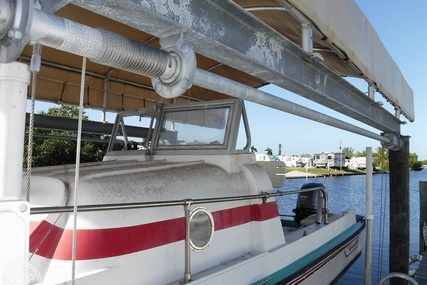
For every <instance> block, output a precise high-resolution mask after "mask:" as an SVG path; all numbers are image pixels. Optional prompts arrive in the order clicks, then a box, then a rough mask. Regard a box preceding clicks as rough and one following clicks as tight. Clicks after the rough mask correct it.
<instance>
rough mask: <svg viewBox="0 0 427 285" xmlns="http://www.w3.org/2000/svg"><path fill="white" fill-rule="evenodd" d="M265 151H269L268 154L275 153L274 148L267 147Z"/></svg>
mask: <svg viewBox="0 0 427 285" xmlns="http://www.w3.org/2000/svg"><path fill="white" fill-rule="evenodd" d="M265 153H267V154H268V155H273V150H272V149H271V148H269V147H267V148H266V149H265Z"/></svg>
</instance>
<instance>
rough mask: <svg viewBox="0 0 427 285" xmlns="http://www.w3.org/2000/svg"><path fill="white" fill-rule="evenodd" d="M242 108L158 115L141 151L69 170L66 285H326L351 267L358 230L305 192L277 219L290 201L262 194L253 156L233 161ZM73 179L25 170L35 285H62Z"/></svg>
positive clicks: (267, 183) (221, 104) (56, 171)
mask: <svg viewBox="0 0 427 285" xmlns="http://www.w3.org/2000/svg"><path fill="white" fill-rule="evenodd" d="M242 108H244V106H243V102H242V101H240V100H226V101H212V102H206V103H193V104H184V105H170V106H163V107H162V108H161V110H160V111H159V117H158V120H157V125H156V126H155V130H154V132H153V133H152V138H144V139H147V140H148V141H151V148H150V149H149V151H147V152H146V151H145V150H119V151H110V152H108V153H107V155H106V157H105V159H104V162H100V163H88V164H82V165H81V167H80V181H79V199H78V201H79V205H81V206H79V213H78V218H77V225H78V229H77V251H76V270H77V271H76V281H77V282H78V284H99V283H103V284H107V283H108V284H117V283H119V282H123V280H125V282H126V284H180V282H182V281H184V282H190V281H191V284H224V283H226V282H227V280H236V281H235V282H236V283H240V284H279V283H280V284H329V283H331V282H332V281H334V280H335V279H337V278H338V277H339V276H340V275H341V274H342V273H343V272H344V271H345V270H346V269H347V268H348V267H349V266H350V265H351V264H352V263H353V262H354V261H355V259H357V257H358V256H359V255H360V252H361V249H362V246H361V242H362V238H361V237H360V234H361V231H362V230H363V228H364V220H363V219H362V218H361V217H360V216H357V215H356V214H355V213H354V211H344V212H341V213H333V214H332V213H329V212H328V209H327V205H328V203H327V193H326V192H325V193H323V192H321V193H320V194H319V195H317V193H318V191H319V187H320V185H309V186H310V189H312V190H313V191H314V192H313V193H316V195H313V193H312V192H306V191H307V189H303V190H301V191H302V193H300V199H299V205H296V206H298V207H296V210H295V212H296V213H298V214H297V215H296V217H295V219H291V220H286V219H284V218H281V216H280V214H279V210H278V206H277V203H276V198H275V196H281V195H287V194H290V193H286V192H276V191H274V190H273V187H272V182H271V180H270V178H269V176H268V175H267V173H266V172H265V171H264V170H263V169H262V168H261V167H260V166H259V165H258V164H257V162H256V160H255V154H253V153H249V152H248V150H247V149H244V150H237V149H236V140H237V134H238V132H237V128H238V126H239V124H240V118H241V117H242ZM132 113H134V114H135V115H141V114H144V113H153V110H152V109H149V110H147V109H146V110H141V111H138V112H132ZM123 115H126V116H127V115H129V112H128V113H125V114H123ZM118 116H119V119H118V120H116V122H118V123H120V122H122V121H123V120H121V118H122V114H119V115H118ZM199 118H204V119H203V120H200V119H199ZM243 121H244V123H245V124H246V123H247V120H246V118H244V120H243ZM246 127H248V126H246ZM119 129H122V130H123V129H126V128H125V126H120V128H119V126H116V127H115V128H114V130H115V131H116V132H117V131H118V130H119ZM196 130H197V132H196ZM114 135H116V134H114ZM113 137H114V136H113ZM139 139H142V138H139ZM128 140H129V138H125V141H128ZM115 141H116V140H114V139H112V140H111V143H112V144H114V143H115ZM109 149H113V148H112V146H110V148H109ZM74 175H75V173H74V168H73V167H65V166H55V167H41V168H37V169H34V170H33V177H32V188H31V198H30V201H32V204H33V207H36V208H35V209H36V211H38V212H45V214H38V215H32V216H31V234H30V253H31V257H30V260H29V262H30V264H31V265H32V266H33V267H34V268H38V270H39V272H40V276H41V280H39V281H40V282H42V283H43V284H63V283H67V282H70V276H71V268H72V267H71V262H72V261H71V259H72V251H71V249H72V229H73V215H71V214H70V213H69V212H70V211H72V208H73V203H72V201H73V199H72V197H73V195H74V193H73V186H74V183H75V181H74V177H75V176H74ZM310 189H309V190H310ZM320 191H325V189H323V188H322V189H321V190H320ZM297 192H299V191H295V192H292V193H293V194H294V195H295V193H297ZM310 193H311V194H310ZM312 196H313V197H312ZM314 196H315V197H314ZM316 197H318V199H316ZM284 198H286V197H284ZM319 203H320V204H319ZM39 207H48V208H44V209H43V208H41V209H39ZM49 207H59V208H53V209H52V208H50V209H49ZM37 209H39V210H37ZM316 209H318V210H316ZM186 225H188V227H189V228H187V230H188V232H187V231H186ZM159 267H160V268H161V270H159Z"/></svg>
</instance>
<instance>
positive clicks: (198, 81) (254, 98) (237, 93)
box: [193, 69, 392, 143]
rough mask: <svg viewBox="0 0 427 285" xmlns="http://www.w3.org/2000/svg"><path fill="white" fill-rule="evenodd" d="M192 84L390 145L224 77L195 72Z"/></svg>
mask: <svg viewBox="0 0 427 285" xmlns="http://www.w3.org/2000/svg"><path fill="white" fill-rule="evenodd" d="M193 84H194V85H197V86H200V87H203V88H206V89H209V90H213V91H216V92H220V93H223V94H227V95H229V96H232V97H236V98H240V99H242V100H247V101H251V102H254V103H257V104H260V105H264V106H267V107H270V108H273V109H276V110H280V111H284V112H287V113H290V114H293V115H296V116H300V117H303V118H306V119H309V120H313V121H316V122H319V123H322V124H326V125H329V126H333V127H336V128H339V129H342V130H345V131H349V132H352V133H355V134H359V135H362V136H365V137H368V138H372V139H375V140H378V141H381V142H387V143H391V141H392V140H391V139H390V138H387V137H384V136H381V135H378V134H376V133H373V132H370V131H367V130H365V129H362V128H360V127H357V126H354V125H351V124H349V123H346V122H344V121H341V120H338V119H335V118H334V117H331V116H328V115H325V114H322V113H320V112H317V111H314V110H311V109H309V108H306V107H304V106H301V105H298V104H295V103H293V102H291V101H288V100H286V99H283V98H280V97H277V96H274V95H271V94H268V93H266V92H263V91H261V90H258V89H255V88H252V87H249V86H247V85H244V84H242V83H239V82H236V81H233V80H231V79H228V78H225V77H221V76H219V75H216V74H213V73H210V72H207V71H205V70H202V69H197V70H196V72H195V74H194V79H193Z"/></svg>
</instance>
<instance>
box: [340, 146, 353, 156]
mask: <svg viewBox="0 0 427 285" xmlns="http://www.w3.org/2000/svg"><path fill="white" fill-rule="evenodd" d="M342 153H343V154H344V155H345V156H346V157H349V158H351V157H353V153H354V149H353V148H352V147H349V146H346V147H345V148H343V149H342Z"/></svg>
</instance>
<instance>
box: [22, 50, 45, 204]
mask: <svg viewBox="0 0 427 285" xmlns="http://www.w3.org/2000/svg"><path fill="white" fill-rule="evenodd" d="M41 48H42V47H41V45H39V44H36V45H34V46H33V55H32V58H31V75H32V76H31V110H30V124H29V126H28V145H27V179H26V185H25V198H26V200H27V202H30V188H31V172H32V164H33V136H34V112H35V104H36V85H37V74H38V71H39V69H40V54H41Z"/></svg>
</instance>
